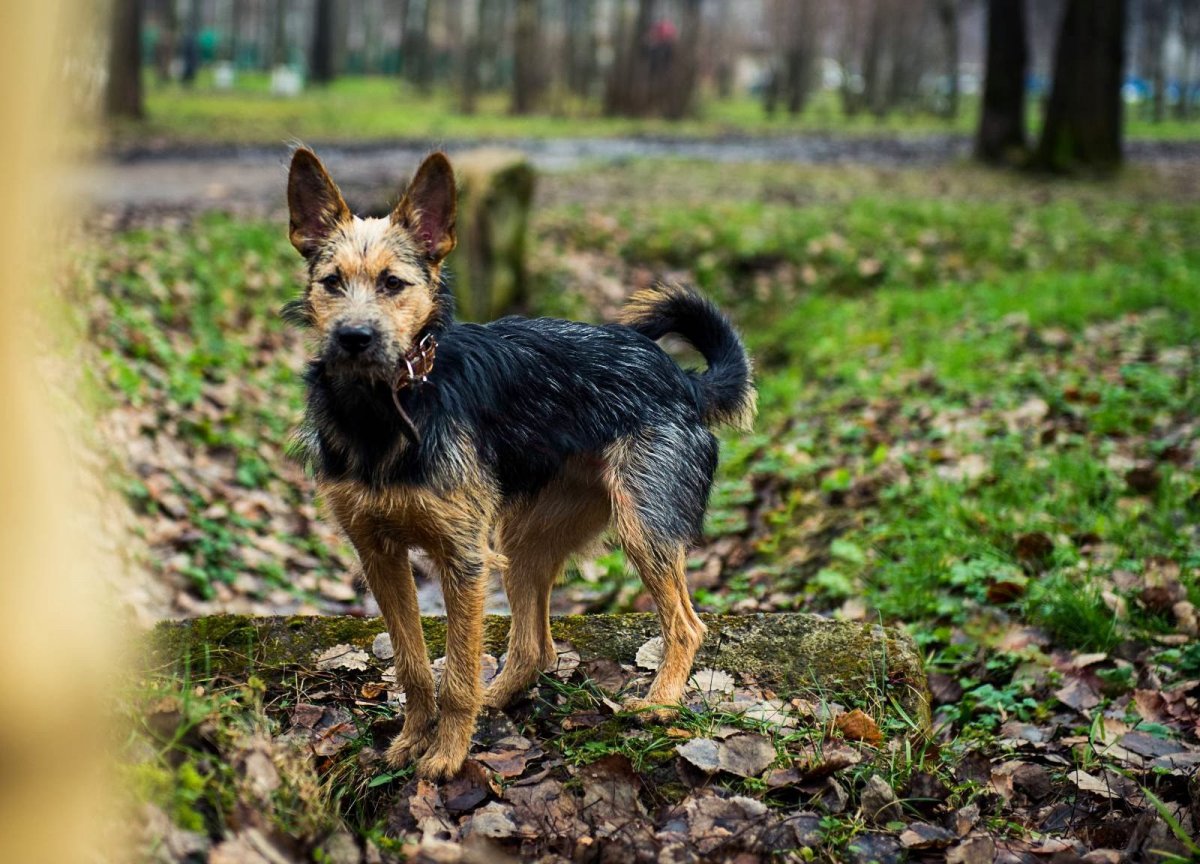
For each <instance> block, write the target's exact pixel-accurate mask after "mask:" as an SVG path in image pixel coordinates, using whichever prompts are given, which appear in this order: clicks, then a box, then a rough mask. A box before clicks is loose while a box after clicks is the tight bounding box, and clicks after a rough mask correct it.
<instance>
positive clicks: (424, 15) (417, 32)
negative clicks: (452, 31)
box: [404, 0, 433, 94]
mask: <svg viewBox="0 0 1200 864" xmlns="http://www.w3.org/2000/svg"><path fill="white" fill-rule="evenodd" d="M432 9H433V0H408V10H407V14H406V15H405V21H404V71H405V75H406V77H407V78H408V80H409V81H411V82H412V83H413V85H414V86H415V87H416V88H417V90H418V91H419V92H421V93H422V94H428V93H429V89H430V86H431V85H432V83H433V69H432V66H431V64H430V60H431V57H430V50H429V23H430V19H431V12H432Z"/></svg>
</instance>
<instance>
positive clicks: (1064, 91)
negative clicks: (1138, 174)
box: [1032, 0, 1126, 171]
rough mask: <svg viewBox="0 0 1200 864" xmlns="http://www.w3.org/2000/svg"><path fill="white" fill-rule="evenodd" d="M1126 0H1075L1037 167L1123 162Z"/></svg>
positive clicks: (1058, 54)
mask: <svg viewBox="0 0 1200 864" xmlns="http://www.w3.org/2000/svg"><path fill="white" fill-rule="evenodd" d="M1125 19H1126V0H1069V2H1068V3H1067V10H1066V14H1065V15H1064V16H1063V21H1062V28H1061V29H1060V30H1059V34H1058V47H1057V49H1056V51H1055V60H1054V83H1053V85H1052V88H1051V91H1050V100H1049V102H1048V103H1047V104H1046V122H1045V124H1044V125H1043V128H1042V138H1041V142H1040V143H1039V145H1038V150H1037V153H1036V155H1035V157H1034V160H1033V163H1032V164H1033V167H1035V168H1040V169H1045V170H1050V171H1069V170H1071V169H1073V168H1077V167H1083V168H1096V169H1112V168H1115V167H1116V166H1118V165H1119V164H1120V162H1121V133H1122V128H1121V121H1122V116H1121V74H1122V69H1123V67H1124V61H1125Z"/></svg>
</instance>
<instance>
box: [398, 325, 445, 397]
mask: <svg viewBox="0 0 1200 864" xmlns="http://www.w3.org/2000/svg"><path fill="white" fill-rule="evenodd" d="M436 355H437V340H436V339H434V338H433V334H432V333H426V334H425V338H424V339H422V340H421V341H420V342H418V343H417V344H416V345H414V346H413V347H412V348H410V349H408V352H407V353H406V354H405V355H404V356H403V357H401V358H400V374H399V375H398V376H397V378H396V389H397V390H403V389H404V388H405V387H412V386H414V385H415V384H424V383H425V382H426V381H427V380H428V379H429V373H430V372H432V371H433V360H434V357H435V356H436Z"/></svg>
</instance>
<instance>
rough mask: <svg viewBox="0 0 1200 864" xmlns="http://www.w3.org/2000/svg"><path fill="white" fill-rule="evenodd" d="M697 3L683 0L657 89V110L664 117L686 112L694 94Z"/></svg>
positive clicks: (697, 65)
mask: <svg viewBox="0 0 1200 864" xmlns="http://www.w3.org/2000/svg"><path fill="white" fill-rule="evenodd" d="M700 5H701V0H683V10H682V11H683V16H682V18H681V20H680V28H679V44H677V45H676V46H675V51H674V55H673V56H672V58H671V65H670V66H669V67H668V70H667V74H666V75H665V76H664V78H665V84H666V87H665V88H664V89H663V90H662V91H661V96H662V98H661V110H662V113H663V115H664V116H665V117H666V118H667V119H668V120H679V119H680V118H682V117H684V116H686V115H687V113H688V112H689V111H691V108H692V100H693V99H694V98H695V95H696V79H697V77H698V76H697V73H698V71H699V68H700V29H701V23H700Z"/></svg>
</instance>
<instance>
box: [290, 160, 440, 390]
mask: <svg viewBox="0 0 1200 864" xmlns="http://www.w3.org/2000/svg"><path fill="white" fill-rule="evenodd" d="M455 207H456V193H455V186H454V172H453V170H452V169H451V167H450V162H449V161H448V160H447V159H446V157H445V155H443V154H442V153H434V154H433V155H432V156H430V157H429V158H427V159H426V160H425V161H424V163H422V165H421V167H420V168H419V169H418V170H417V174H416V176H415V177H413V180H412V182H411V183H410V184H409V185H408V189H407V190H405V192H404V195H403V197H402V198H401V200H400V203H399V204H397V205H396V208H395V209H394V210H393V211H392V213H391V214H390V215H389V216H388V217H386V218H383V219H362V218H359V217H357V216H354V215H352V214H351V213H350V209H349V208H348V207H347V206H346V202H345V201H344V200H342V195H341V192H339V191H338V188H337V186H336V185H334V182H333V180H331V179H330V177H329V173H328V172H327V171H326V170H325V166H323V165H322V164H321V161H320V160H319V159H318V158H317V157H316V155H315V154H314V153H313V152H312V151H311V150H307V149H304V148H301V149H299V150H297V151H296V152H295V154H294V155H293V157H292V167H291V171H290V173H289V175H288V209H289V211H290V217H291V219H290V228H289V235H290V238H291V241H292V245H293V246H295V247H296V249H297V250H298V251H299V252H300V254H301V255H303V256H304V258H305V260H306V261H307V262H308V285H307V287H306V288H305V292H304V297H303V299H302V300H300V301H298V302H297V303H294V304H291V305H290V308H288V309H287V310H286V312H287V315H288V317H289V318H291V319H292V320H297V321H299V322H301V323H303V324H304V325H305V326H308V327H311V328H312V329H313V330H314V331H315V333H316V336H317V343H318V350H319V352H320V355H321V359H322V360H323V361H324V362H325V367H326V369H327V370H329V372H330V373H331V374H334V375H338V376H347V377H363V378H370V379H379V380H390V379H391V378H392V377H393V376H394V375H395V374H396V371H397V369H398V368H399V366H400V364H401V362H402V359H403V357H404V354H405V353H406V352H407V351H409V350H410V349H412V348H413V347H414V346H415V345H416V344H417V342H418V340H419V339H420V338H421V334H422V333H423V332H425V331H426V330H427V329H428V328H430V327H431V326H433V325H435V324H436V323H437V322H439V321H441V320H442V319H443V318H444V316H445V315H446V314H447V310H446V308H445V304H446V303H447V302H448V301H447V299H446V298H445V296H444V295H443V294H442V291H441V266H442V261H443V260H444V259H445V257H446V256H447V255H449V254H450V252H451V251H452V250H453V249H454V244H455V242H456V241H455V234H454V217H455Z"/></svg>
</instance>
